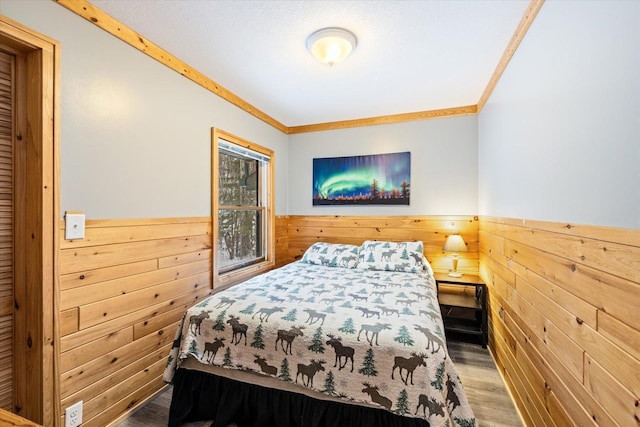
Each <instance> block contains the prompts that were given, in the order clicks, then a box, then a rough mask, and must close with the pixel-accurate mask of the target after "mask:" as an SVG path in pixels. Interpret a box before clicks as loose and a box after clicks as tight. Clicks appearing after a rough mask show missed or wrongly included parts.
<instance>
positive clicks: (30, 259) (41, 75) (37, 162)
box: [0, 15, 60, 425]
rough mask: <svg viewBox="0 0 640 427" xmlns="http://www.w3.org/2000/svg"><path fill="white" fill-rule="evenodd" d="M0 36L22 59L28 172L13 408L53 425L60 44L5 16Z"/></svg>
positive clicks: (20, 236) (22, 193)
mask: <svg viewBox="0 0 640 427" xmlns="http://www.w3.org/2000/svg"><path fill="white" fill-rule="evenodd" d="M0 38H1V39H2V42H3V43H5V42H6V43H8V44H9V45H10V46H11V48H12V49H14V51H16V52H20V53H21V55H23V56H24V58H25V61H24V62H25V73H26V82H25V84H24V85H23V88H22V89H21V95H19V96H22V99H21V102H23V103H24V104H26V107H25V109H24V117H22V118H21V117H18V119H17V123H16V139H18V138H17V137H18V136H19V137H20V140H21V142H20V143H21V144H22V145H21V146H20V149H21V150H20V151H21V154H20V158H21V160H20V162H19V164H21V166H20V167H21V168H26V169H25V170H27V171H28V173H26V176H25V177H23V178H21V177H20V175H18V176H17V177H16V184H17V185H20V187H19V191H16V193H17V194H16V196H15V197H16V199H20V203H21V205H20V209H21V210H22V212H21V215H17V216H16V218H20V222H21V223H20V225H18V222H17V223H16V235H15V238H16V241H15V245H16V246H15V247H16V254H18V252H19V253H20V254H19V255H16V257H15V258H16V259H15V261H16V262H22V261H19V260H20V259H22V260H23V261H24V260H26V263H24V264H25V265H18V266H16V267H17V269H20V270H22V271H23V276H24V278H25V280H24V283H22V284H20V285H19V287H20V288H21V289H19V291H18V292H16V297H15V298H16V309H15V313H16V327H15V331H16V332H15V340H16V341H15V342H16V345H15V346H14V351H15V352H16V353H18V355H17V357H16V359H15V360H16V362H15V367H16V372H19V371H22V372H23V374H22V375H21V379H22V380H21V381H19V382H18V387H17V390H16V394H15V404H16V407H20V408H21V410H20V415H21V416H23V417H25V418H29V419H31V420H34V421H37V422H40V423H43V424H44V425H53V424H54V419H56V418H57V417H58V415H59V412H58V408H57V406H58V405H56V403H55V402H57V401H58V398H59V388H58V383H57V381H56V377H57V369H58V351H57V348H58V343H59V333H58V327H57V326H58V324H59V313H58V270H57V267H58V254H59V246H58V236H59V230H58V227H57V222H58V217H59V209H60V208H59V203H60V198H59V191H60V190H59V188H60V180H59V177H60V173H59V165H60V163H59V141H60V45H59V43H58V42H57V41H55V40H53V39H51V38H49V37H47V36H45V35H44V34H41V33H39V32H37V31H34V30H32V29H30V28H28V27H26V26H23V25H21V24H19V23H18V22H16V21H13V20H11V19H9V18H7V17H6V16H4V15H0ZM18 85H19V86H20V85H21V84H20V83H18ZM21 182H22V183H21ZM24 212H26V213H25V214H24V215H22V214H23V213H24ZM29 339H31V342H29Z"/></svg>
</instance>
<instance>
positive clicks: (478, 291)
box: [435, 273, 487, 348]
mask: <svg viewBox="0 0 640 427" xmlns="http://www.w3.org/2000/svg"><path fill="white" fill-rule="evenodd" d="M435 279H436V284H437V285H438V302H439V303H440V311H441V312H442V318H443V321H444V328H445V331H446V332H448V333H450V334H461V335H471V336H477V337H479V338H480V341H481V344H482V347H484V348H486V347H487V310H486V286H485V284H484V282H483V281H482V279H481V278H480V277H479V276H478V275H476V274H465V275H463V276H462V277H451V276H449V275H448V274H446V273H436V274H435ZM440 285H452V287H455V288H457V287H462V289H460V290H459V291H460V292H456V293H445V292H440ZM469 288H472V289H469ZM468 291H472V292H468Z"/></svg>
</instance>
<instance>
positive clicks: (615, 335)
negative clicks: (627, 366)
mask: <svg viewBox="0 0 640 427" xmlns="http://www.w3.org/2000/svg"><path fill="white" fill-rule="evenodd" d="M598 332H599V333H601V334H602V335H603V336H604V337H606V338H608V339H609V340H611V342H613V343H614V344H616V345H617V346H618V347H620V348H621V349H623V350H624V351H626V352H627V353H629V354H630V355H632V356H633V357H635V358H636V359H638V360H640V331H639V330H638V329H635V328H632V327H631V326H629V325H626V324H625V323H623V322H621V321H619V320H618V319H616V318H615V317H613V316H611V315H610V314H608V313H605V312H604V311H601V310H598Z"/></svg>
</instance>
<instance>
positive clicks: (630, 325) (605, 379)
mask: <svg viewBox="0 0 640 427" xmlns="http://www.w3.org/2000/svg"><path fill="white" fill-rule="evenodd" d="M479 236H480V272H481V275H482V277H483V278H484V279H485V281H486V282H487V284H488V285H489V305H490V311H489V316H490V330H489V339H490V347H491V349H492V350H493V353H494V355H495V357H496V361H497V363H498V367H499V369H500V370H501V371H502V373H503V375H504V377H505V379H506V382H507V385H508V387H509V388H510V389H511V391H512V393H513V395H514V396H515V398H516V404H517V405H518V407H519V409H520V411H521V413H522V415H523V417H524V418H525V420H526V422H527V424H528V425H530V426H543V425H545V426H567V425H576V426H591V425H599V426H615V425H620V426H638V425H640V404H639V402H640V230H627V229H616V228H606V227H594V226H579V225H573V224H566V223H553V222H541V221H528V220H527V221H525V220H516V219H503V218H484V217H483V218H481V219H480V232H479Z"/></svg>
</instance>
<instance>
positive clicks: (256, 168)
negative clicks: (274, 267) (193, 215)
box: [214, 131, 272, 274]
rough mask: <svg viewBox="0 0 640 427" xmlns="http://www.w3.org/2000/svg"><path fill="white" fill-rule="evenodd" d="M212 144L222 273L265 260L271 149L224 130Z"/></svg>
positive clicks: (220, 271) (269, 210)
mask: <svg viewBox="0 0 640 427" xmlns="http://www.w3.org/2000/svg"><path fill="white" fill-rule="evenodd" d="M216 132H218V133H219V134H223V133H222V132H221V131H216ZM214 146H215V147H216V148H217V156H216V157H217V185H216V187H217V188H216V189H215V190H217V191H216V192H215V193H214V194H215V197H216V198H217V203H216V210H217V219H216V220H217V225H218V227H217V235H216V236H215V237H216V240H217V248H216V251H217V272H218V274H224V273H227V272H230V271H233V270H238V269H241V268H244V267H247V266H251V265H254V264H257V263H261V262H264V261H267V258H268V257H267V255H268V248H269V243H270V242H268V241H267V240H268V237H269V233H268V230H269V225H270V224H269V222H270V221H272V219H271V218H270V216H271V208H270V202H271V201H270V197H269V194H268V188H269V185H268V183H269V179H270V176H269V174H270V164H269V163H270V160H271V152H270V151H269V150H265V149H263V148H262V147H259V146H257V145H254V144H251V143H248V142H247V141H243V140H240V139H237V140H236V138H235V137H232V136H231V135H228V134H223V136H219V137H218V138H217V144H216V145H214ZM215 190H214V191H215ZM269 250H270V249H269Z"/></svg>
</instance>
